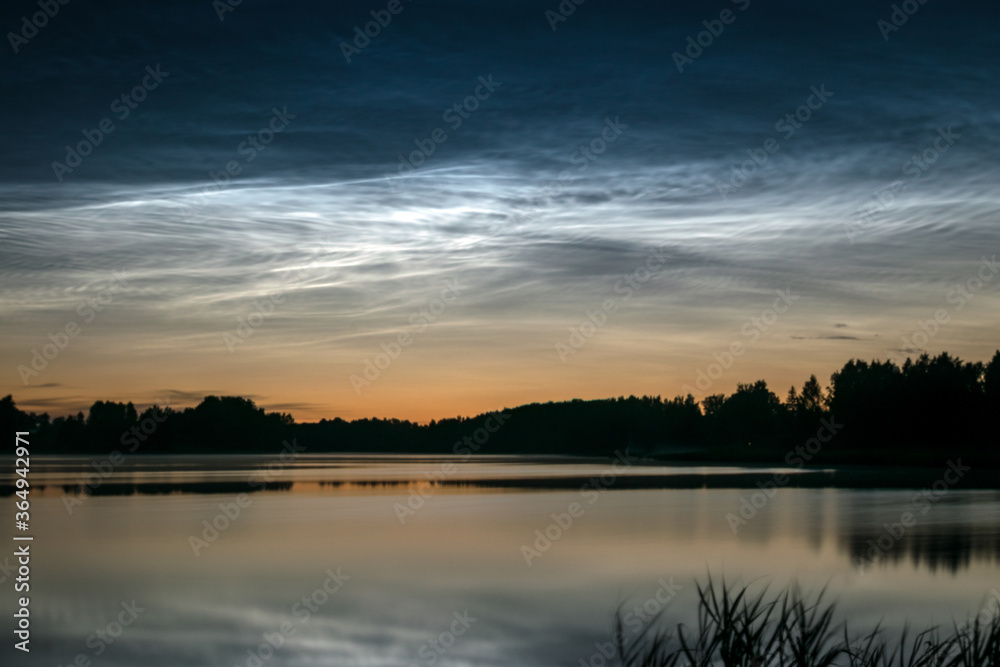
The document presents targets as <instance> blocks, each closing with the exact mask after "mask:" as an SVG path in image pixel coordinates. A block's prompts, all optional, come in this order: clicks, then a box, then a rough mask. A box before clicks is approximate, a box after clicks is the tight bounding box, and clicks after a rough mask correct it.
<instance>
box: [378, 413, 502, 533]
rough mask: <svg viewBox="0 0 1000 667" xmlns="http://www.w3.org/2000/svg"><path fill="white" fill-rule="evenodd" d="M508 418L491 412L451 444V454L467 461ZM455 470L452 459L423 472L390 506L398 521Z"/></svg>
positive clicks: (413, 510)
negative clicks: (402, 497) (401, 500)
mask: <svg viewBox="0 0 1000 667" xmlns="http://www.w3.org/2000/svg"><path fill="white" fill-rule="evenodd" d="M508 419H510V415H505V414H503V413H502V412H496V413H493V414H491V415H490V416H488V417H487V418H486V420H485V422H484V423H483V425H482V426H480V427H479V428H477V429H476V430H475V431H473V432H472V435H466V436H463V437H462V439H461V440H459V441H458V442H456V443H455V444H454V445H452V447H451V451H452V454H454V455H455V456H461V457H462V458H461V459H460V460H461V461H468V460H469V459H471V458H472V455H473V453H474V452H478V451H479V450H480V448H482V446H483V445H485V444H486V443H487V442H488V441H489V439H490V436H491V435H493V434H494V433H496V432H497V431H499V430H500V427H501V426H503V425H504V422H506V421H507V420H508ZM457 472H458V466H457V465H455V462H454V461H445V462H444V463H442V464H441V466H440V467H439V468H438V469H437V470H433V471H429V472H426V473H424V474H425V475H426V477H427V480H426V481H424V480H421V481H420V482H417V483H416V484H413V485H412V486H411V488H410V493H409V495H408V496H407V498H406V502H405V503H394V504H393V506H392V509H393V512H394V513H395V514H396V518H397V519H399V523H401V524H405V523H406V520H407V519H408V518H410V517H411V516H414V515H415V514H416V513H417V511H418V510H420V509H421V508H423V506H424V505H425V504H426V503H427V501H428V500H429V499H430V498H431V496H433V495H434V493H435V491H436V490H437V488H438V486H439V485H440V484H442V483H443V482H444V481H445V480H446V479H448V478H449V477H451V476H452V475H454V474H455V473H457Z"/></svg>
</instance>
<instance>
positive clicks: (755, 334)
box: [682, 287, 802, 395]
mask: <svg viewBox="0 0 1000 667" xmlns="http://www.w3.org/2000/svg"><path fill="white" fill-rule="evenodd" d="M775 293H776V294H777V295H778V298H776V299H775V300H774V302H773V303H772V304H771V307H770V308H765V309H764V310H762V311H761V312H760V314H759V315H755V316H753V317H750V318H748V319H747V320H746V321H745V322H744V323H743V325H742V326H741V327H740V334H742V335H743V336H746V337H747V338H749V339H750V340H748V341H747V342H746V343H744V342H743V341H741V340H734V341H733V342H731V343H730V344H729V346H728V347H727V348H726V349H724V350H723V351H721V352H714V353H713V354H712V358H713V359H715V361H713V362H711V363H709V364H708V366H706V367H705V368H704V369H701V368H699V369H698V370H697V372H696V374H695V375H696V377H695V381H694V386H691V385H690V384H685V385H684V386H683V387H682V389H683V390H684V391H685V392H687V393H689V394H691V395H695V394H701V393H705V392H707V391H708V390H709V389H711V388H712V385H713V384H715V381H716V380H718V379H719V378H721V377H722V376H723V374H725V372H726V371H727V370H729V369H730V368H732V367H733V364H735V363H736V360H737V359H739V358H740V357H742V356H743V355H744V354H746V351H747V346H749V345H752V344H753V343H756V342H757V341H758V340H760V337H761V335H762V334H765V333H767V332H768V331H769V330H770V328H771V327H772V326H774V324H775V323H776V322H777V321H778V319H779V316H780V315H782V314H784V313H786V312H788V309H789V308H791V307H792V305H794V303H795V302H796V301H798V300H799V299H801V298H802V297H801V296H799V295H798V294H792V288H791V287H786V288H785V289H783V290H775Z"/></svg>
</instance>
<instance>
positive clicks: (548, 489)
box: [0, 454, 1000, 667]
mask: <svg viewBox="0 0 1000 667" xmlns="http://www.w3.org/2000/svg"><path fill="white" fill-rule="evenodd" d="M32 463H33V468H32V471H31V479H32V484H33V489H32V501H33V502H32V507H31V520H32V531H31V534H32V535H33V536H34V541H33V542H32V543H31V545H32V546H31V550H32V560H31V567H32V570H31V591H30V596H31V606H30V609H31V618H32V637H31V649H32V650H31V653H30V655H27V656H23V655H22V654H17V658H18V660H19V662H18V664H29V665H46V666H52V665H71V664H78V665H84V664H88V663H89V664H95V665H107V666H112V665H130V666H132V665H140V664H141V665H148V666H159V665H171V666H173V665H177V666H181V665H184V666H188V667H191V666H197V665H212V666H217V665H225V666H228V665H245V666H253V665H258V666H259V665H288V666H293V665H294V666H299V665H302V666H304V665H372V666H376V665H385V666H404V667H406V666H409V665H432V664H433V665H515V664H516V665H573V666H579V665H581V664H583V665H594V666H597V665H601V664H605V663H604V662H603V660H604V658H603V656H602V653H603V652H604V651H606V650H607V649H608V646H609V645H608V644H607V643H608V642H609V641H610V640H611V639H612V622H613V618H614V613H615V610H616V608H618V607H619V605H622V613H623V619H624V621H625V624H624V627H625V630H626V634H627V635H630V634H631V633H632V632H636V631H638V630H639V629H641V628H642V627H643V626H644V625H645V624H646V623H647V622H649V619H650V617H651V616H652V615H653V614H655V613H656V612H659V611H661V610H662V611H663V614H664V618H665V619H667V620H669V621H671V622H672V623H676V622H678V621H685V622H690V621H691V620H692V618H693V614H694V609H695V607H694V602H695V600H696V583H697V582H699V581H700V582H704V581H705V579H706V576H707V575H708V574H709V573H710V574H711V575H712V576H713V577H714V578H716V579H717V580H719V579H721V578H723V577H724V578H725V580H726V581H727V582H729V583H733V584H735V583H751V582H753V585H754V586H757V587H763V586H764V585H770V586H771V587H774V588H780V587H782V586H784V585H786V584H788V583H789V582H792V581H795V582H798V583H799V584H800V585H801V586H802V587H803V588H804V589H805V590H818V589H819V588H821V587H823V586H827V587H828V590H827V595H828V596H829V598H830V599H831V600H836V601H837V603H838V607H837V609H838V615H839V617H840V618H847V619H849V620H850V623H851V626H852V627H853V628H855V629H856V630H864V629H868V628H870V627H873V626H874V625H875V624H876V623H878V622H880V621H881V622H882V623H883V624H884V625H885V626H886V627H887V628H888V630H889V631H890V632H896V631H898V630H899V629H900V628H901V627H902V626H903V624H904V622H907V621H908V622H909V623H910V624H911V625H912V626H915V627H917V628H920V629H922V628H923V627H925V626H927V625H931V624H945V625H949V624H950V623H951V622H952V619H957V620H959V621H962V620H964V619H965V618H966V617H968V616H969V615H972V614H977V613H979V612H980V611H981V610H990V611H989V613H993V611H995V610H996V609H997V604H998V603H1000V564H998V555H1000V491H997V490H996V489H988V488H987V489H983V488H979V489H977V488H971V487H970V486H969V484H967V483H966V480H968V479H970V478H969V477H966V476H963V474H962V473H961V472H955V471H952V472H951V474H948V470H947V469H941V470H937V471H935V470H927V471H916V472H911V473H909V474H910V475H911V477H912V478H913V479H914V480H916V482H917V483H914V484H912V486H913V488H910V489H906V488H884V489H874V490H872V489H858V488H836V487H832V486H830V485H831V484H835V483H837V480H838V479H840V480H844V482H845V484H844V485H845V486H850V484H847V479H848V477H849V476H848V477H845V476H844V475H843V471H837V470H830V469H827V470H810V471H802V470H798V469H794V468H793V469H778V468H743V467H708V466H685V467H679V466H663V465H651V464H649V463H648V462H638V461H632V460H628V461H626V460H624V459H623V460H620V461H617V462H612V461H594V460H585V459H553V458H538V459H532V458H523V457H522V458H513V457H489V458H487V457H483V458H476V459H472V460H469V461H460V460H455V459H454V457H452V458H448V457H405V456H366V457H360V458H359V457H351V456H333V455H331V456H304V455H302V454H294V455H289V456H288V457H287V460H286V461H284V462H281V461H277V460H275V459H274V458H273V457H271V458H268V459H263V458H260V457H251V456H246V457H211V458H204V459H192V458H191V457H186V458H185V457H132V458H130V459H128V460H127V461H125V462H124V463H123V464H120V465H117V466H113V468H114V469H113V470H111V469H109V468H108V467H107V466H106V465H104V466H103V467H102V463H101V462H100V461H98V462H97V464H98V465H97V467H98V468H102V469H103V470H104V473H105V474H106V476H102V475H101V474H100V473H97V472H96V471H95V468H94V466H92V465H91V463H90V462H89V460H88V459H43V458H33V460H32ZM7 469H8V470H9V468H7ZM88 473H89V474H92V476H91V477H90V478H89V479H88V477H87V475H88ZM6 479H7V481H8V483H9V480H10V477H9V476H8V477H7V478H6ZM671 480H676V484H672V483H671ZM87 484H90V488H89V489H88V490H89V491H90V492H91V493H93V495H90V496H87V495H85V494H84V495H78V494H76V493H72V492H73V491H75V490H78V489H73V488H71V487H72V486H73V485H87ZM935 484H937V486H935ZM42 485H44V486H45V488H44V489H42V488H40V487H41V486H42ZM672 487H677V488H672ZM921 489H927V490H928V491H927V492H922V491H921ZM67 490H69V491H71V493H70V494H67V493H66V491H67ZM13 501H14V499H13V498H11V497H7V498H4V499H3V500H2V502H0V508H2V509H0V514H2V517H3V521H5V522H7V523H6V525H13V521H14V517H13V509H14V508H13ZM904 524H905V525H904ZM12 552H13V549H12V548H11V549H10V550H8V552H7V554H4V555H0V563H3V564H4V565H5V566H7V567H9V565H10V562H11V561H12V560H13V558H12V556H10V555H9V554H12ZM5 556H6V557H8V558H9V559H10V560H8V561H3V558H4V557H5ZM3 574H4V577H3V581H2V583H0V589H2V590H3V593H4V594H3V612H4V614H5V617H6V618H8V619H10V618H11V616H10V614H11V613H13V611H14V608H15V607H14V604H15V603H14V593H13V589H12V586H13V575H11V574H7V573H6V572H5V573H3ZM8 632H9V631H8ZM8 637H10V635H9V634H8ZM11 643H13V642H11ZM4 650H5V651H7V652H8V654H10V653H13V650H12V649H10V648H9V647H8V648H5V649H4Z"/></svg>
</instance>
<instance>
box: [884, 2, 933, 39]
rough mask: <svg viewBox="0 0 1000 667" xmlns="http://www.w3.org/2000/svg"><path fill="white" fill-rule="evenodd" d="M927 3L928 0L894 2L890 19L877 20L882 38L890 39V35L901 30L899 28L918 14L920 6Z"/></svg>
mask: <svg viewBox="0 0 1000 667" xmlns="http://www.w3.org/2000/svg"><path fill="white" fill-rule="evenodd" d="M925 4H927V0H904V1H903V2H902V3H900V4H895V3H893V4H892V13H891V14H889V18H888V19H879V20H878V21H876V22H875V27H877V28H878V29H879V32H880V33H882V39H883V40H884V41H886V42H888V41H889V35H891V34H892V33H894V32H899V29H900V28H902V27H903V26H904V25H906V22H907V21H909V20H910V17H911V16H913V15H914V14H916V13H917V12H918V11H919V10H920V7H921V6H923V5H925Z"/></svg>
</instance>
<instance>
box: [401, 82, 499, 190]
mask: <svg viewBox="0 0 1000 667" xmlns="http://www.w3.org/2000/svg"><path fill="white" fill-rule="evenodd" d="M502 85H503V81H494V80H493V75H492V74H489V75H487V76H485V77H484V76H480V77H479V78H478V79H477V85H476V87H475V89H474V90H473V91H472V94H471V95H467V96H466V97H465V98H463V99H462V100H461V101H459V102H456V103H455V104H453V105H452V106H450V107H448V108H447V109H445V110H444V113H442V114H441V120H442V121H443V122H444V123H446V124H447V125H448V127H449V128H451V131H452V132H457V131H458V130H460V129H461V128H462V125H464V124H465V121H467V120H469V119H470V118H471V117H472V114H474V113H475V112H476V111H478V110H479V107H480V104H481V103H483V102H485V101H486V100H488V99H490V97H491V96H492V95H493V93H495V92H496V90H497V89H498V88H499V87H500V86H502ZM449 136H450V135H449V134H448V132H447V131H446V130H445V129H444V128H443V127H435V128H434V129H433V130H431V131H430V132H427V134H426V136H425V137H423V138H416V139H414V140H413V144H414V146H416V148H415V149H414V150H412V151H410V152H409V153H406V154H405V155H404V154H403V153H400V154H399V155H398V160H399V164H398V165H397V166H396V172H397V173H396V174H390V173H386V174H385V178H386V179H388V182H389V185H392V186H395V185H396V180H397V179H399V178H401V177H403V176H404V175H406V174H409V173H412V172H413V171H415V170H416V169H418V168H420V167H421V166H423V165H424V164H425V163H426V162H427V160H428V158H430V157H431V156H432V155H434V154H435V153H436V152H437V150H438V147H439V146H440V145H441V144H443V143H445V142H446V141H448V138H449Z"/></svg>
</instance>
